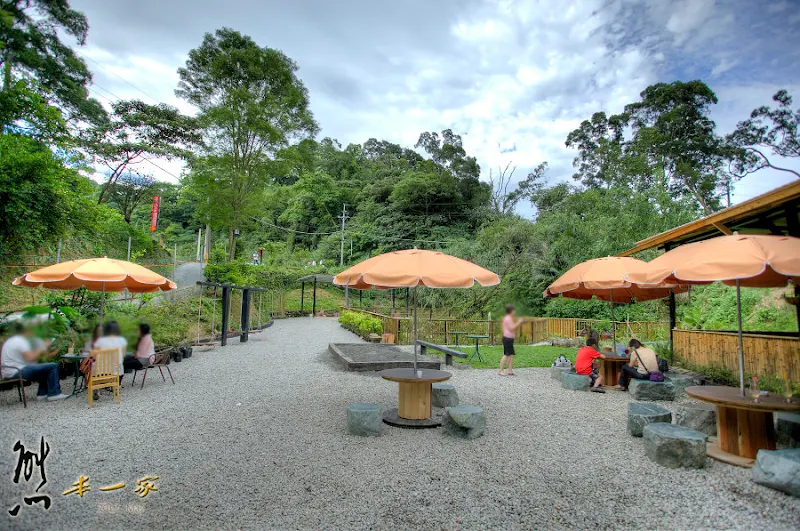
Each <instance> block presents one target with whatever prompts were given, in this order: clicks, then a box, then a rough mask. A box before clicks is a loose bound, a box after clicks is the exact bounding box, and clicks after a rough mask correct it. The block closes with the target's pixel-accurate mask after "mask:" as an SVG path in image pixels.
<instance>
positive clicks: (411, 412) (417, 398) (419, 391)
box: [378, 368, 452, 428]
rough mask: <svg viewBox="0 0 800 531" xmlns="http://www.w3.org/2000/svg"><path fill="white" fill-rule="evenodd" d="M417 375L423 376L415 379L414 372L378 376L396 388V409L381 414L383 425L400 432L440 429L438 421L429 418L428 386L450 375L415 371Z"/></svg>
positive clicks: (429, 371) (406, 370)
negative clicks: (405, 429) (415, 429)
mask: <svg viewBox="0 0 800 531" xmlns="http://www.w3.org/2000/svg"><path fill="white" fill-rule="evenodd" d="M418 372H421V373H422V376H417V373H415V372H414V369H413V368H404V369H386V370H383V371H380V372H378V374H379V375H380V377H381V378H383V379H384V380H389V381H391V382H398V384H399V393H398V400H397V405H398V407H397V409H391V410H389V411H387V412H386V413H384V415H383V421H384V422H385V423H387V424H391V425H392V426H399V427H401V428H435V427H436V426H440V425H441V421H440V420H437V419H432V418H431V384H433V383H434V382H443V381H445V380H449V379H450V377H451V376H452V374H451V373H449V372H447V371H439V370H436V369H418Z"/></svg>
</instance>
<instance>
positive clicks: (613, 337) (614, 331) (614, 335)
mask: <svg viewBox="0 0 800 531" xmlns="http://www.w3.org/2000/svg"><path fill="white" fill-rule="evenodd" d="M608 291H609V293H610V294H611V343H612V344H613V345H614V351H613V353H612V355H614V356H616V355H617V327H616V326H614V290H613V289H610V290H608ZM598 347H599V345H598Z"/></svg>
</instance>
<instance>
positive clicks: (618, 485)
mask: <svg viewBox="0 0 800 531" xmlns="http://www.w3.org/2000/svg"><path fill="white" fill-rule="evenodd" d="M351 340H355V337H354V336H353V335H351V334H350V333H349V332H346V331H344V330H342V329H341V328H340V327H339V326H338V324H337V323H336V321H334V320H332V319H314V320H312V319H308V318H304V319H287V320H282V321H278V322H276V323H275V325H274V326H273V327H272V328H270V329H268V330H266V331H264V332H263V333H260V334H254V335H252V336H251V340H250V342H249V343H247V344H244V345H242V344H240V343H238V341H236V340H234V341H233V342H232V343H231V344H230V345H229V346H228V347H226V348H224V349H222V348H218V349H216V350H214V351H209V352H196V354H195V355H194V356H193V357H192V358H191V359H188V360H186V361H184V362H183V363H180V364H172V365H171V367H172V369H173V373H174V375H175V379H176V382H177V383H176V385H174V386H173V385H170V384H169V383H167V384H164V383H163V382H162V381H161V379H160V377H159V376H158V374H155V375H151V377H149V378H148V383H147V385H146V386H145V388H144V389H143V390H139V389H138V388H135V389H132V388H130V387H127V386H126V387H125V388H123V390H122V403H121V404H120V405H117V404H115V403H113V402H112V401H111V399H110V397H108V396H103V397H102V399H101V400H100V401H99V402H98V403H97V404H96V407H95V409H94V410H89V409H88V407H87V402H86V397H85V395H82V396H81V397H80V398H79V399H68V400H66V401H64V402H60V403H46V402H44V403H39V402H35V401H33V402H32V403H30V404H29V406H28V408H27V409H23V408H22V407H21V405H20V404H18V403H17V402H15V393H14V392H10V391H9V392H3V393H0V426H2V427H3V428H4V429H3V430H2V434H1V435H0V478H2V479H0V499H2V503H3V509H4V512H3V514H0V529H16V528H19V529H32V528H38V529H75V528H78V527H81V528H87V529H92V528H104V529H199V528H202V529H207V528H208V529H239V528H246V529H544V528H546V529H553V528H559V529H560V528H563V529H754V528H759V529H797V523H798V518H799V517H800V500H798V499H793V498H791V497H789V496H787V495H784V494H782V493H779V492H775V491H772V490H770V489H767V488H764V487H760V486H758V485H755V484H753V483H752V482H751V481H750V472H749V471H748V470H744V469H739V468H735V467H731V466H728V465H723V464H720V463H717V462H715V461H712V460H708V461H707V467H706V469H704V470H670V469H665V468H661V467H659V466H657V465H655V464H653V463H651V462H650V461H649V460H648V459H647V458H646V457H645V456H644V449H643V443H642V441H641V439H633V438H631V437H629V436H628V435H627V433H626V431H625V415H626V407H625V404H626V403H627V402H628V397H627V395H625V394H622V393H611V392H609V393H607V394H605V395H598V394H594V393H585V392H568V391H564V390H562V389H561V388H560V387H559V386H557V385H556V384H555V382H554V381H553V380H551V379H550V376H549V372H548V371H547V370H546V369H520V370H518V371H516V372H517V373H518V376H517V377H516V378H501V377H498V376H496V375H495V373H494V371H491V370H458V371H455V372H454V376H453V378H452V380H451V382H452V383H453V384H455V385H456V387H457V388H458V391H459V394H460V396H461V400H462V403H470V404H477V405H480V406H483V407H484V408H485V409H486V411H487V414H488V428H487V432H486V435H485V436H484V437H481V438H479V439H476V440H474V441H462V440H453V439H450V438H445V437H444V436H443V435H442V434H441V432H440V430H421V431H418V430H402V429H398V428H390V427H388V426H384V428H383V430H384V431H383V433H382V436H381V437H378V438H370V439H362V438H354V437H351V436H348V435H346V414H345V406H346V404H347V403H348V402H351V401H367V402H380V403H381V404H382V405H383V406H384V407H393V406H395V403H396V396H397V386H396V384H393V383H390V382H386V381H383V380H381V379H380V378H378V377H377V376H375V375H374V374H363V373H346V372H343V371H341V370H340V369H338V367H337V366H336V365H335V364H334V363H333V361H332V359H331V356H330V355H329V354H328V353H327V351H326V346H327V344H328V343H329V342H331V341H351ZM153 376H154V377H153ZM128 381H129V380H128V378H126V384H127V383H128ZM70 386H71V384H67V386H66V387H70ZM33 394H34V391H32V390H30V389H29V390H28V396H31V397H32V396H33ZM667 405H668V406H669V404H667ZM42 435H44V436H45V438H46V440H47V442H48V443H49V444H50V448H51V449H50V454H49V455H48V457H47V459H46V461H45V464H46V471H47V484H46V485H45V486H44V487H42V489H41V491H42V492H46V493H48V494H49V495H50V496H51V497H52V500H53V505H52V507H51V508H50V509H49V511H45V510H44V509H42V508H41V507H38V506H32V507H28V506H24V505H23V507H22V508H21V510H20V514H19V516H18V517H17V518H16V519H12V518H11V517H10V516H8V514H7V513H6V512H5V510H7V509H9V508H11V507H13V506H14V505H15V504H17V503H19V502H20V501H21V496H22V495H23V494H28V493H31V492H32V491H33V490H35V488H36V485H37V484H38V475H37V474H36V473H34V477H33V478H31V483H30V484H25V483H23V482H21V483H20V484H19V485H16V484H14V483H13V482H12V480H11V478H12V475H13V469H14V467H15V465H16V458H15V456H16V454H15V453H14V452H13V446H14V443H15V442H16V441H17V440H19V439H21V440H22V441H23V443H24V444H25V445H26V446H27V447H28V448H29V449H30V448H36V447H37V445H38V441H39V438H40V436H42ZM150 474H152V475H157V476H159V480H158V481H156V486H157V487H158V488H159V489H160V490H159V491H157V492H151V493H150V494H149V495H148V496H147V497H146V498H139V497H137V496H136V495H135V494H134V488H135V482H136V480H137V479H140V478H141V477H142V476H145V475H150ZM80 475H84V476H88V477H89V481H90V484H91V487H92V490H91V491H90V492H88V493H86V494H85V495H84V496H83V498H78V497H76V496H74V495H71V496H62V495H61V493H62V492H63V491H64V490H66V489H68V488H69V487H70V486H71V484H72V483H73V482H74V481H77V479H78V476H80ZM119 482H125V483H126V487H125V488H124V489H120V490H115V491H112V492H101V491H100V490H99V488H100V487H102V486H105V485H113V484H116V483H119Z"/></svg>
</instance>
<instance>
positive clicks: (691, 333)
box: [673, 330, 800, 382]
mask: <svg viewBox="0 0 800 531" xmlns="http://www.w3.org/2000/svg"><path fill="white" fill-rule="evenodd" d="M673 341H674V349H675V357H676V358H677V359H678V360H679V361H682V362H685V363H687V364H691V365H695V366H699V367H710V366H712V365H715V366H718V367H723V368H725V369H728V370H730V371H731V372H732V373H733V374H734V376H735V377H736V378H738V377H739V354H738V350H739V348H738V346H739V339H738V337H737V334H736V332H709V331H705V330H675V331H674V332H673ZM744 372H745V374H753V375H758V376H766V375H769V376H775V377H778V378H786V376H787V375H788V376H789V378H790V379H791V381H793V382H800V339H798V338H797V337H786V336H783V337H781V336H771V335H763V334H752V333H748V334H744Z"/></svg>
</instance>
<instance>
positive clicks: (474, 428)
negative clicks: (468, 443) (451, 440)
mask: <svg viewBox="0 0 800 531" xmlns="http://www.w3.org/2000/svg"><path fill="white" fill-rule="evenodd" d="M442 428H443V432H444V433H445V434H447V435H452V436H454V437H461V438H464V439H475V438H477V437H480V436H481V435H483V432H484V431H485V430H486V412H485V411H484V410H483V408H481V407H478V406H456V407H449V408H447V409H446V410H445V413H444V417H442Z"/></svg>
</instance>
